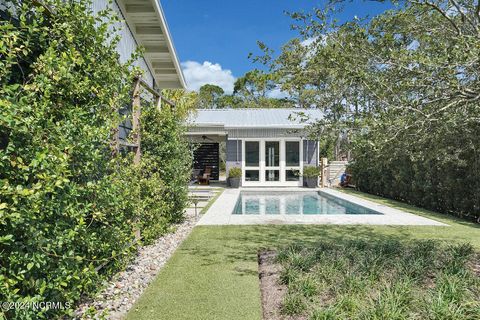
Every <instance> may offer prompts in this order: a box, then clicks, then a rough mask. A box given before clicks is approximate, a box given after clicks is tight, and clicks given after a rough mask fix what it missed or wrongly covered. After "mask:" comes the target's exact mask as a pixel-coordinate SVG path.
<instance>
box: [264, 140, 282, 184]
mask: <svg viewBox="0 0 480 320" xmlns="http://www.w3.org/2000/svg"><path fill="white" fill-rule="evenodd" d="M264 159H265V168H264V169H263V170H264V173H265V181H269V182H271V181H280V141H265V158H264Z"/></svg>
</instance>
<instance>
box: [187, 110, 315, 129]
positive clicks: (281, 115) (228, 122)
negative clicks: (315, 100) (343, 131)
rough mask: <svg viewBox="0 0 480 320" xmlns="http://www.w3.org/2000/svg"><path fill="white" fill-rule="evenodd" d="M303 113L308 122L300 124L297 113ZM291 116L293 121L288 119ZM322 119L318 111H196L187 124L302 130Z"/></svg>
mask: <svg viewBox="0 0 480 320" xmlns="http://www.w3.org/2000/svg"><path fill="white" fill-rule="evenodd" d="M300 112H301V113H303V114H305V115H307V116H308V117H309V120H308V121H306V122H302V121H301V120H300V119H299V117H298V116H296V115H297V114H298V113H300ZM290 115H292V117H293V119H289V117H290ZM322 117H323V113H322V111H320V110H318V109H301V108H288V109H283V108H282V109H262V108H258V109H254V108H244V109H243V108H240V109H197V112H196V113H194V114H192V115H191V117H190V120H189V123H190V124H191V125H193V126H196V127H212V126H223V127H225V128H227V129H228V128H235V129H238V128H266V127H267V128H292V129H293V128H296V129H298V128H304V127H305V126H307V125H308V124H311V123H313V122H315V121H317V120H320V119H321V118H322Z"/></svg>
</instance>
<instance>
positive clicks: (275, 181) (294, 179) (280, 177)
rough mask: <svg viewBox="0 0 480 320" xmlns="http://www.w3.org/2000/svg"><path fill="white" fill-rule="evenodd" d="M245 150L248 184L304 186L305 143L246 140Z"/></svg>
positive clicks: (244, 173) (244, 175)
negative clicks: (303, 152)
mask: <svg viewBox="0 0 480 320" xmlns="http://www.w3.org/2000/svg"><path fill="white" fill-rule="evenodd" d="M243 150H244V153H243V179H244V181H243V183H244V185H246V186H248V185H252V186H253V185H266V186H267V185H272V186H275V185H276V186H283V185H285V186H299V185H301V178H300V175H299V173H300V172H301V170H302V145H301V140H288V139H278V140H274V139H271V140H269V139H265V140H245V141H244V146H243Z"/></svg>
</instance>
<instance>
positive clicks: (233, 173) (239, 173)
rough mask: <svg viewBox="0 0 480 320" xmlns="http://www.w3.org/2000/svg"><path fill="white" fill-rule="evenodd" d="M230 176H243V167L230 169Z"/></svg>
mask: <svg viewBox="0 0 480 320" xmlns="http://www.w3.org/2000/svg"><path fill="white" fill-rule="evenodd" d="M228 177H229V178H241V177H242V169H240V168H238V167H233V168H231V169H230V170H229V171H228Z"/></svg>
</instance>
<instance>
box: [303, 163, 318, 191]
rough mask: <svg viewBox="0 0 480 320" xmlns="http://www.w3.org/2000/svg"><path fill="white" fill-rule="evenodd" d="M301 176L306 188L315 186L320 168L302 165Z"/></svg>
mask: <svg viewBox="0 0 480 320" xmlns="http://www.w3.org/2000/svg"><path fill="white" fill-rule="evenodd" d="M302 176H303V181H305V183H306V184H307V187H308V188H316V187H317V184H318V177H319V176H320V168H318V167H313V166H308V167H304V168H303V174H302Z"/></svg>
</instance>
